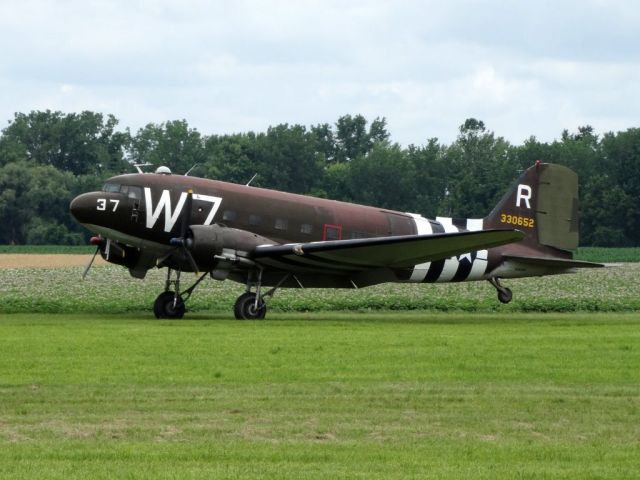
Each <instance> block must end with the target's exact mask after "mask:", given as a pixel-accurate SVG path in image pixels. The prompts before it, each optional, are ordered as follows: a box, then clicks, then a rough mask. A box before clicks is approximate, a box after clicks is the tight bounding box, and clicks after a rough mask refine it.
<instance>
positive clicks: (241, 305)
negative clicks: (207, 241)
mask: <svg viewBox="0 0 640 480" xmlns="http://www.w3.org/2000/svg"><path fill="white" fill-rule="evenodd" d="M172 272H173V270H172V269H170V268H169V269H168V271H167V279H166V281H165V286H164V292H162V293H161V294H160V295H158V297H157V298H156V300H155V302H154V303H153V313H154V315H155V316H156V318H182V317H183V316H184V313H185V311H186V308H185V302H186V301H187V300H189V297H191V294H192V293H193V291H194V290H195V289H196V287H197V286H198V285H199V284H200V282H201V281H202V280H204V278H205V277H206V276H207V275H208V274H209V272H206V273H204V274H202V275H201V276H200V277H199V278H198V280H197V281H196V282H195V283H194V284H193V285H191V287H189V288H188V289H186V290H185V291H183V292H181V291H180V273H181V272H180V270H176V271H175V272H176V276H175V278H171V275H172ZM290 276H291V274H287V275H285V276H284V277H283V278H282V279H281V280H280V281H279V282H278V283H277V284H276V286H275V287H273V288H271V289H270V290H269V291H267V292H265V293H262V291H261V287H262V268H258V269H255V270H251V271H250V272H249V276H248V278H247V289H246V291H245V293H243V294H242V295H240V296H239V297H238V299H237V300H236V303H235V305H234V307H233V313H234V315H235V317H236V319H238V320H263V319H264V317H265V316H266V314H267V304H266V301H265V300H266V299H267V298H269V297H272V296H273V294H274V293H275V292H276V290H277V289H278V288H280V286H281V285H282V284H283V283H284V282H285V281H286V280H287V279H288V278H289V277H290Z"/></svg>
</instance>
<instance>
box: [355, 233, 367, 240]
mask: <svg viewBox="0 0 640 480" xmlns="http://www.w3.org/2000/svg"><path fill="white" fill-rule="evenodd" d="M351 238H354V239H355V238H369V235H367V234H366V233H364V232H351Z"/></svg>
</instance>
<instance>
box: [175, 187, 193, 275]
mask: <svg viewBox="0 0 640 480" xmlns="http://www.w3.org/2000/svg"><path fill="white" fill-rule="evenodd" d="M192 205H193V190H192V189H189V190H187V200H186V202H185V206H184V210H183V213H182V218H181V223H180V236H179V237H174V238H172V239H171V240H169V243H170V244H171V245H173V246H174V247H176V248H179V249H181V251H182V253H183V254H184V256H185V257H187V261H188V262H189V265H190V266H191V268H192V269H193V271H194V272H196V273H198V271H199V268H198V264H197V263H196V261H195V260H194V258H193V255H191V252H190V251H189V248H188V244H187V232H188V229H189V225H190V224H191V206H192Z"/></svg>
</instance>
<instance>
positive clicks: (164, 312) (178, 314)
mask: <svg viewBox="0 0 640 480" xmlns="http://www.w3.org/2000/svg"><path fill="white" fill-rule="evenodd" d="M171 271H172V270H171V269H170V268H169V269H168V270H167V280H166V281H165V284H164V292H162V293H161V294H160V295H158V297H157V298H156V300H155V302H153V314H154V315H155V316H156V318H182V317H183V316H184V312H185V311H186V307H185V302H186V301H187V300H189V297H191V294H192V293H193V291H194V290H195V288H196V287H197V286H198V284H199V283H200V282H201V281H202V280H204V277H206V276H207V274H208V272H206V273H204V274H203V275H202V276H200V278H198V280H197V281H196V283H194V284H193V285H191V287H189V288H188V289H186V290H185V291H184V292H180V273H181V272H180V270H176V278H175V279H172V278H171ZM171 287H173V290H171Z"/></svg>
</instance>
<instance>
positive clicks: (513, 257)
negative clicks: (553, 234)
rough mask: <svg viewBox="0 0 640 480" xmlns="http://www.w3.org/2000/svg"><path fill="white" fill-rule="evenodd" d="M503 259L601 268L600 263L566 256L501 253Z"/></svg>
mask: <svg viewBox="0 0 640 480" xmlns="http://www.w3.org/2000/svg"><path fill="white" fill-rule="evenodd" d="M503 258H504V259H505V260H514V261H517V262H520V263H525V264H528V265H540V266H545V267H559V268H602V267H604V265H603V264H602V263H593V262H585V261H582V260H573V259H568V258H550V257H529V256H521V255H503Z"/></svg>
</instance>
